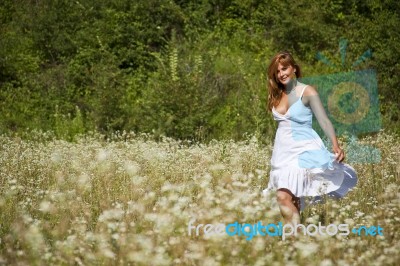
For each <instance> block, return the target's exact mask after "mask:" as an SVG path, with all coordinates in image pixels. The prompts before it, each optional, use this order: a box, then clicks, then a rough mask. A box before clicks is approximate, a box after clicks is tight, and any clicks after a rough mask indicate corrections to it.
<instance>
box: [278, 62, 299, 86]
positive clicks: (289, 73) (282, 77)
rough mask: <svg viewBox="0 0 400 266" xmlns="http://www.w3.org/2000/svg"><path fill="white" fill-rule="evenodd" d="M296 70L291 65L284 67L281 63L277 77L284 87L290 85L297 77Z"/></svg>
mask: <svg viewBox="0 0 400 266" xmlns="http://www.w3.org/2000/svg"><path fill="white" fill-rule="evenodd" d="M295 72H296V69H295V68H294V67H292V66H291V65H287V66H284V65H282V64H281V63H279V65H278V69H277V73H276V77H277V79H278V81H279V82H280V83H282V84H283V85H284V86H286V85H287V84H289V83H290V82H291V81H293V79H294V78H295V77H296V74H295Z"/></svg>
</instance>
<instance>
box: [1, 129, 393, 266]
mask: <svg viewBox="0 0 400 266" xmlns="http://www.w3.org/2000/svg"><path fill="white" fill-rule="evenodd" d="M32 134H34V133H32ZM35 134H36V135H34V136H32V137H31V140H29V141H27V140H23V139H21V138H17V137H6V136H1V137H0V144H1V150H0V190H1V193H0V265H3V264H5V265H325V266H327V265H396V264H397V263H398V262H399V261H400V252H399V250H400V241H399V240H400V226H399V224H400V209H399V207H400V163H399V162H400V147H399V139H397V138H395V137H394V136H392V135H390V134H387V133H385V132H380V133H379V134H377V135H376V136H373V137H365V138H364V139H362V140H361V142H362V143H364V144H368V145H373V146H374V147H376V148H378V149H380V151H381V158H382V160H381V162H380V163H377V164H355V163H354V164H352V166H353V167H354V168H355V169H356V171H357V173H358V176H359V181H358V185H357V188H356V189H355V190H353V191H352V192H350V193H349V194H348V196H347V197H346V198H344V199H341V200H328V201H327V202H326V204H319V205H314V206H311V207H309V208H307V209H306V210H305V211H304V212H303V213H302V223H303V224H310V223H314V224H318V223H319V222H321V223H322V224H330V223H335V224H341V223H347V224H349V225H351V226H359V225H366V226H372V225H375V226H377V225H379V226H381V227H382V228H383V233H384V235H383V236H357V235H354V234H350V235H348V236H341V235H335V236H320V235H316V236H298V237H291V238H289V239H287V240H285V241H283V240H282V239H281V238H280V237H270V236H264V237H262V236H256V237H254V238H253V239H252V240H250V241H247V240H246V239H245V237H243V236H228V235H223V236H220V235H214V236H205V235H204V234H200V235H199V236H196V235H194V234H192V235H191V236H189V235H188V223H189V221H190V220H192V219H194V220H195V222H194V223H195V224H207V223H209V224H217V223H226V224H227V223H230V222H234V221H239V222H243V223H257V222H258V221H262V222H264V223H278V222H279V221H281V217H280V213H279V209H278V207H277V205H276V203H275V201H274V199H267V198H264V197H263V195H262V194H261V191H262V189H263V188H265V187H266V185H267V183H268V172H269V167H270V166H269V161H270V155H271V149H272V145H265V144H261V143H259V142H258V141H257V140H256V139H255V138H249V139H248V140H246V141H243V142H233V141H213V142H211V143H209V144H197V143H189V142H183V141H176V140H173V139H169V138H163V139H162V140H160V141H157V142H156V141H154V140H153V139H152V138H151V137H150V136H148V135H135V134H127V133H124V134H120V135H118V136H115V137H112V138H111V139H105V138H104V137H102V136H99V135H96V134H93V135H85V136H81V137H79V138H77V140H76V141H75V142H66V141H62V140H56V139H54V138H53V137H52V136H51V135H49V134H46V133H35ZM344 148H345V149H346V145H345V144H344ZM193 232H194V231H193ZM397 265H398V264H397Z"/></svg>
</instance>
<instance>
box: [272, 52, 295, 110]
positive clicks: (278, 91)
mask: <svg viewBox="0 0 400 266" xmlns="http://www.w3.org/2000/svg"><path fill="white" fill-rule="evenodd" d="M279 64H282V65H283V66H292V67H293V68H294V69H296V72H295V74H296V78H300V77H301V70H300V66H299V65H298V64H296V61H294V59H293V56H292V55H291V54H290V53H289V52H287V51H282V52H279V53H277V54H276V55H275V56H274V57H273V58H272V59H271V62H270V64H269V67H268V73H267V74H268V110H269V111H271V110H272V107H274V106H277V105H278V104H279V102H280V101H281V99H282V92H283V90H284V89H285V88H284V86H283V84H282V83H280V82H279V80H278V77H277V76H276V74H277V72H278V66H279Z"/></svg>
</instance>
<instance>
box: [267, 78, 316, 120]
mask: <svg viewBox="0 0 400 266" xmlns="http://www.w3.org/2000/svg"><path fill="white" fill-rule="evenodd" d="M307 86H308V85H304V87H303V90H302V91H301V94H300V97H299V98H298V99H297V101H296V102H295V103H294V104H292V105H291V106H289V108H288V109H287V110H286V113H285V114H281V113H279V112H278V111H277V110H276V109H275V106H272V111H274V112H275V113H277V114H278V115H281V116H287V114H288V112H289V110H290V108H292V106H293V105H295V104H296V103H297V102H298V101H299V100H301V97H303V93H304V90H305V89H306V87H307ZM303 105H304V104H303Z"/></svg>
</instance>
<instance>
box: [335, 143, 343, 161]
mask: <svg viewBox="0 0 400 266" xmlns="http://www.w3.org/2000/svg"><path fill="white" fill-rule="evenodd" d="M332 150H333V152H334V153H335V156H336V161H338V162H341V161H343V160H344V158H345V154H344V150H342V149H341V148H340V147H339V146H334V147H333V149H332Z"/></svg>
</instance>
